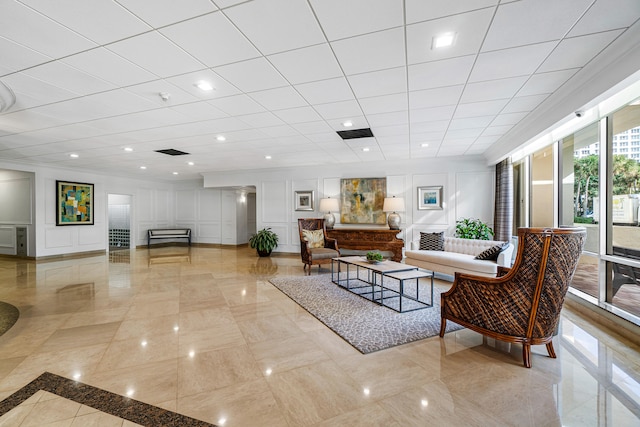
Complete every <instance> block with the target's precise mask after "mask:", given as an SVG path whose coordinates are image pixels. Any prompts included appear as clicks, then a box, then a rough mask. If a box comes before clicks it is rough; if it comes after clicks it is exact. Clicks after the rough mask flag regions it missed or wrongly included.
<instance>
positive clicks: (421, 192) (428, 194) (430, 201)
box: [418, 185, 442, 209]
mask: <svg viewBox="0 0 640 427" xmlns="http://www.w3.org/2000/svg"><path fill="white" fill-rule="evenodd" d="M418 209H442V186H441V185H440V186H436V187H418Z"/></svg>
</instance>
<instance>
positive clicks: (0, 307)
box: [0, 301, 20, 335]
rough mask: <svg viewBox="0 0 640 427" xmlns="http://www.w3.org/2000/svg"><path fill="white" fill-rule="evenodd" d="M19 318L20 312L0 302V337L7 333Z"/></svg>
mask: <svg viewBox="0 0 640 427" xmlns="http://www.w3.org/2000/svg"><path fill="white" fill-rule="evenodd" d="M19 317H20V311H19V310H18V309H17V308H16V307H15V306H13V305H11V304H9V303H6V302H3V301H0V335H2V334H4V333H5V332H7V331H8V330H9V329H11V327H12V326H13V325H15V323H16V322H17V321H18V318H19Z"/></svg>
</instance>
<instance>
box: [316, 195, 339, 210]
mask: <svg viewBox="0 0 640 427" xmlns="http://www.w3.org/2000/svg"><path fill="white" fill-rule="evenodd" d="M318 210H319V211H320V212H338V211H339V210H340V205H339V204H338V199H331V198H329V199H320V208H319V209H318Z"/></svg>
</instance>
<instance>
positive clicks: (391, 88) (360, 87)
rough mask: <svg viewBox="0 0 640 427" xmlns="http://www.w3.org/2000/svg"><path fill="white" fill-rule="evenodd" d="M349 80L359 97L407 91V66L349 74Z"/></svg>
mask: <svg viewBox="0 0 640 427" xmlns="http://www.w3.org/2000/svg"><path fill="white" fill-rule="evenodd" d="M348 80H349V84H350V85H351V89H352V90H353V92H354V93H355V94H356V96H357V97H359V98H367V97H370V96H380V95H390V94H393V93H406V91H407V68H406V67H398V68H391V69H389V70H382V71H372V72H370V73H364V74H354V75H352V76H349V77H348Z"/></svg>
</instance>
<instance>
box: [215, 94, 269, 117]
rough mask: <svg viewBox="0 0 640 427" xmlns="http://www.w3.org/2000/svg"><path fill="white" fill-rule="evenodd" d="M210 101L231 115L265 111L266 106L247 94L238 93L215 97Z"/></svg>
mask: <svg viewBox="0 0 640 427" xmlns="http://www.w3.org/2000/svg"><path fill="white" fill-rule="evenodd" d="M209 103H210V104H211V105H213V106H214V107H216V108H218V109H220V110H221V111H224V112H225V113H227V114H229V115H230V116H238V115H245V114H252V113H260V112H262V111H264V107H262V106H261V105H260V104H258V103H257V102H256V101H254V100H253V99H251V98H250V97H249V96H247V95H236V96H229V97H226V98H220V99H213V100H211V101H209Z"/></svg>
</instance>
